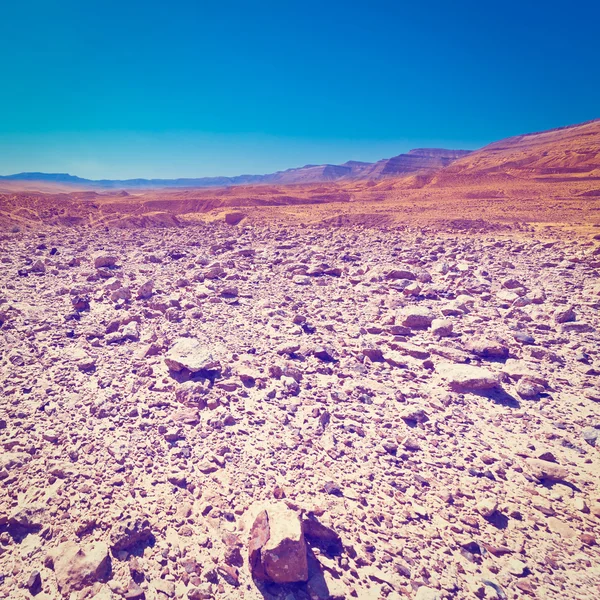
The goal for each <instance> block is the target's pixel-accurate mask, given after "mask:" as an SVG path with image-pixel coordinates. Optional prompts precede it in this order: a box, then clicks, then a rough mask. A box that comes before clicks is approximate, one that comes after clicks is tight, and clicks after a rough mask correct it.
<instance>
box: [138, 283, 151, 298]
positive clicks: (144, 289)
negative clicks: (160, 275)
mask: <svg viewBox="0 0 600 600" xmlns="http://www.w3.org/2000/svg"><path fill="white" fill-rule="evenodd" d="M153 289H154V281H153V280H152V279H148V280H147V281H145V282H144V283H142V285H140V287H139V288H138V291H137V298H138V300H146V299H148V298H150V297H151V296H152V290H153Z"/></svg>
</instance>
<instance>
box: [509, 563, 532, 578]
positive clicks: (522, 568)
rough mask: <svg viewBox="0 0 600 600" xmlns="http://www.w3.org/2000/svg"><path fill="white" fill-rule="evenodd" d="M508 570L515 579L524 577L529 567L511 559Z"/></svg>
mask: <svg viewBox="0 0 600 600" xmlns="http://www.w3.org/2000/svg"><path fill="white" fill-rule="evenodd" d="M506 570H507V571H508V572H509V573H510V574H511V575H514V576H515V577H522V576H523V575H525V573H526V571H527V565H526V564H525V563H524V562H523V561H521V560H519V559H517V558H511V559H510V560H509V561H508V563H507V564H506Z"/></svg>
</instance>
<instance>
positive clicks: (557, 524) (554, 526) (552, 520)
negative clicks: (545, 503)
mask: <svg viewBox="0 0 600 600" xmlns="http://www.w3.org/2000/svg"><path fill="white" fill-rule="evenodd" d="M547 523H548V529H550V531H551V532H552V533H556V534H557V535H559V536H560V537H561V538H565V539H571V538H574V537H575V536H576V535H577V532H576V531H575V530H574V529H573V528H572V527H571V526H570V525H567V523H565V522H564V521H561V520H560V519H557V518H556V517H548V520H547Z"/></svg>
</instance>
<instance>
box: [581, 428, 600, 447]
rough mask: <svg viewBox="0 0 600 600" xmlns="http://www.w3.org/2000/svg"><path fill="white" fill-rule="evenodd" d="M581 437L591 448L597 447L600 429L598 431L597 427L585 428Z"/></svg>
mask: <svg viewBox="0 0 600 600" xmlns="http://www.w3.org/2000/svg"><path fill="white" fill-rule="evenodd" d="M581 437H582V438H583V439H584V440H585V442H586V443H587V444H589V445H590V446H596V444H598V440H599V439H600V429H596V427H585V428H584V429H583V431H582V432H581ZM599 445H600V444H599Z"/></svg>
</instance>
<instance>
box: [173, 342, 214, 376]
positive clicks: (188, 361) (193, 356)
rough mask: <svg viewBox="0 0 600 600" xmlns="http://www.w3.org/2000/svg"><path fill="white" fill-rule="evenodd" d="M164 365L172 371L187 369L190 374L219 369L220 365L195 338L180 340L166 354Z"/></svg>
mask: <svg viewBox="0 0 600 600" xmlns="http://www.w3.org/2000/svg"><path fill="white" fill-rule="evenodd" d="M165 363H166V364H167V367H169V369H171V370H172V371H182V370H183V369H187V370H188V371H191V372H192V373H196V372H198V371H213V370H218V369H220V368H221V363H220V362H219V361H218V360H217V359H216V358H215V357H214V356H213V353H212V352H211V350H210V349H208V348H207V347H206V346H204V345H203V344H202V343H200V341H199V340H197V339H195V338H180V339H179V340H177V341H176V342H175V345H174V346H173V347H172V348H171V349H170V350H169V352H167V355H166V356H165Z"/></svg>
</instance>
